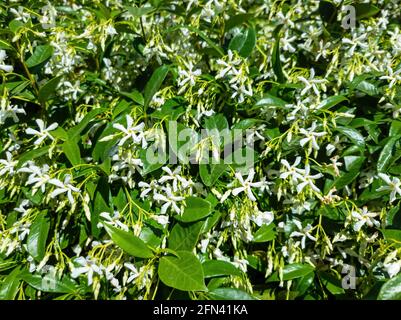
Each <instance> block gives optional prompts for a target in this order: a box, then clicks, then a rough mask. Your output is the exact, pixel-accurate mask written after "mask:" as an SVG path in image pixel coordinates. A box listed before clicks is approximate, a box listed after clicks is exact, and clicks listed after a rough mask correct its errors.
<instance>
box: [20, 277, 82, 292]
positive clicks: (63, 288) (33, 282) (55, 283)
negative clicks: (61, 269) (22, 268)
mask: <svg viewBox="0 0 401 320" xmlns="http://www.w3.org/2000/svg"><path fill="white" fill-rule="evenodd" d="M21 279H22V280H24V281H25V282H26V283H28V284H29V285H30V286H32V287H33V288H35V289H36V290H40V291H43V292H53V293H74V292H76V291H77V286H76V284H75V283H74V282H73V281H72V280H71V279H69V278H67V277H66V276H64V277H62V278H60V277H59V276H57V275H56V274H55V272H53V273H52V272H49V273H47V274H45V275H44V276H42V275H40V274H30V273H28V272H26V273H24V274H23V275H22V276H21Z"/></svg>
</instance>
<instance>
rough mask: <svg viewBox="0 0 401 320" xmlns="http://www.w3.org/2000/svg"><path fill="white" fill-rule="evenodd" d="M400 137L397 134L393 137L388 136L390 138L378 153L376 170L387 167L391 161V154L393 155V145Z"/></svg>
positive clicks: (384, 169) (385, 169)
mask: <svg viewBox="0 0 401 320" xmlns="http://www.w3.org/2000/svg"><path fill="white" fill-rule="evenodd" d="M400 138H401V135H397V136H395V137H392V138H390V140H388V142H387V143H386V144H385V146H384V147H383V149H382V151H381V152H380V155H379V160H378V161H377V171H378V172H385V171H387V169H388V167H389V165H390V163H391V159H392V156H393V148H394V145H395V143H396V142H397V141H399V140H400Z"/></svg>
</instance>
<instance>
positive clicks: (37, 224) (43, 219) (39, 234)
mask: <svg viewBox="0 0 401 320" xmlns="http://www.w3.org/2000/svg"><path fill="white" fill-rule="evenodd" d="M49 229H50V222H49V219H48V217H47V212H46V211H45V212H41V213H39V214H38V216H37V217H36V219H35V221H34V222H33V224H32V226H31V230H30V232H29V235H28V239H27V250H28V252H29V254H30V255H31V256H32V257H33V258H35V260H36V261H38V262H39V261H42V259H43V258H44V256H45V252H46V240H47V236H48V234H49Z"/></svg>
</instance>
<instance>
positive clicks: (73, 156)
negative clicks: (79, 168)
mask: <svg viewBox="0 0 401 320" xmlns="http://www.w3.org/2000/svg"><path fill="white" fill-rule="evenodd" d="M61 147H62V149H63V152H64V154H65V155H66V157H67V159H68V160H69V161H70V163H71V164H72V165H73V166H76V165H78V164H80V163H81V152H80V150H79V147H78V144H77V142H76V141H74V139H69V140H67V141H65V142H64V143H63V144H62V145H61Z"/></svg>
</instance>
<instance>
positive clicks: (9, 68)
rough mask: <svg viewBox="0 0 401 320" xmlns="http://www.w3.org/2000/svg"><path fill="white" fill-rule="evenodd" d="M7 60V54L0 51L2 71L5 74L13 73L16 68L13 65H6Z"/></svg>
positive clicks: (0, 67) (0, 68)
mask: <svg viewBox="0 0 401 320" xmlns="http://www.w3.org/2000/svg"><path fill="white" fill-rule="evenodd" d="M6 59H7V53H6V51H5V50H0V70H3V71H5V72H13V70H14V68H13V66H11V65H7V64H5V63H4V60H6Z"/></svg>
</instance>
